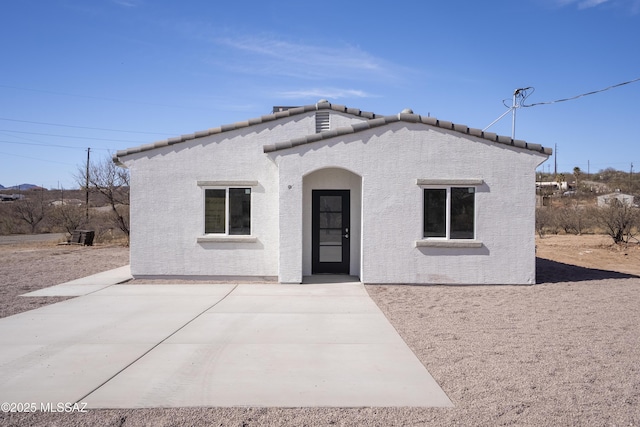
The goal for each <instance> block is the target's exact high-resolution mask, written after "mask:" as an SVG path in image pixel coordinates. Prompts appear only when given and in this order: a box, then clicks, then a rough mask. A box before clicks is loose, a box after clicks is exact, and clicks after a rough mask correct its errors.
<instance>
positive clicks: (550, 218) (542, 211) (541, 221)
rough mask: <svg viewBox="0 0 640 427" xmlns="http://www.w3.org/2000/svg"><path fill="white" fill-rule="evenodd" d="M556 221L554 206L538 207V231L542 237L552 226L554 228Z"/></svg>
mask: <svg viewBox="0 0 640 427" xmlns="http://www.w3.org/2000/svg"><path fill="white" fill-rule="evenodd" d="M554 221H555V218H554V211H553V208H551V207H548V206H543V207H540V208H536V233H538V235H539V236H540V237H543V236H544V235H545V233H547V232H548V231H549V229H550V228H553V222H554Z"/></svg>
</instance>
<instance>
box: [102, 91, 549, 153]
mask: <svg viewBox="0 0 640 427" xmlns="http://www.w3.org/2000/svg"><path fill="white" fill-rule="evenodd" d="M318 110H332V111H337V112H340V113H345V114H349V115H352V116H356V117H361V118H364V119H366V121H364V122H358V123H354V124H353V125H350V126H344V127H341V128H338V129H332V130H330V131H326V132H322V133H317V134H315V133H314V134H310V135H307V136H304V137H299V138H295V139H292V140H290V141H282V142H277V143H275V144H267V145H264V146H263V151H264V152H265V153H270V152H273V151H278V150H284V149H287V148H292V147H295V146H298V145H304V144H310V143H313V142H316V141H320V140H324V139H330V138H334V137H336V136H339V135H346V134H350V133H357V132H361V131H364V130H367V129H372V128H375V127H379V126H384V125H386V124H389V123H394V122H399V121H403V122H407V123H422V124H425V125H428V126H435V127H440V128H442V129H447V130H452V131H455V132H459V133H463V134H468V135H471V136H474V137H477V138H482V139H486V140H489V141H492V142H497V143H500V144H506V145H511V146H514V147H518V148H525V149H528V150H532V151H537V152H540V153H543V154H546V155H551V154H552V151H551V149H550V148H546V147H543V146H541V145H539V144H531V143H527V142H525V141H522V140H513V139H512V138H511V137H507V136H502V135H497V134H495V133H493V132H483V131H481V130H480V129H475V128H469V127H467V126H466V125H462V124H457V123H452V122H449V121H445V120H438V119H436V118H435V117H424V116H420V115H419V114H414V113H413V112H411V110H404V111H403V112H402V113H399V114H396V115H393V116H381V115H378V114H375V113H371V112H366V111H361V110H358V109H357V108H348V107H345V106H344V105H338V104H331V103H330V102H328V101H325V100H322V101H319V102H318V103H316V104H310V105H304V106H301V107H293V108H289V109H286V110H283V111H278V112H275V113H272V114H267V115H264V116H261V117H256V118H252V119H248V120H245V121H241V122H237V123H232V124H226V125H222V126H220V127H216V128H211V129H208V130H203V131H198V132H195V133H191V134H187V135H181V136H177V137H173V138H168V139H165V140H162V141H158V142H155V143H152V144H146V145H142V146H139V147H133V148H128V149H126V150H120V151H118V152H117V153H116V154H115V156H114V161H116V162H117V163H119V162H120V161H119V158H120V157H123V156H127V155H130V154H135V153H140V152H144V151H149V150H153V149H156V148H160V147H166V146H167V145H173V144H178V143H181V142H185V141H189V140H193V139H197V138H203V137H206V136H210V135H215V134H218V133H223V132H229V131H232V130H237V129H242V128H247V127H250V126H254V125H257V124H261V123H267V122H271V121H274V120H278V119H281V118H285V117H291V116H295V115H298V114H304V113H308V112H310V111H318ZM405 111H409V112H405Z"/></svg>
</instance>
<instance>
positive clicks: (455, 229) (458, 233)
mask: <svg viewBox="0 0 640 427" xmlns="http://www.w3.org/2000/svg"><path fill="white" fill-rule="evenodd" d="M474 196H475V188H473V187H464V188H457V187H453V188H451V229H450V234H451V235H450V238H451V239H473V238H474V232H473V230H474V224H473V222H474V217H475V215H474V207H475V206H474V205H475V203H474Z"/></svg>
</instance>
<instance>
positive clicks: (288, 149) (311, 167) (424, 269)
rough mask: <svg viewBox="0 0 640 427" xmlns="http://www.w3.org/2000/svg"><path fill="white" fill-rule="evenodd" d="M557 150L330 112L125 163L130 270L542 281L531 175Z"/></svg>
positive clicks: (159, 148)
mask: <svg viewBox="0 0 640 427" xmlns="http://www.w3.org/2000/svg"><path fill="white" fill-rule="evenodd" d="M550 154H551V150H550V149H548V148H544V147H542V146H540V145H537V144H530V143H526V142H524V141H520V140H512V139H511V138H510V137H504V136H498V135H496V134H494V133H490V132H482V131H481V130H478V129H470V128H468V127H467V126H464V125H459V124H454V123H451V122H446V121H443V120H438V119H436V118H432V117H425V116H420V115H418V114H414V113H413V112H412V111H410V110H405V111H403V112H402V113H399V114H396V115H390V116H383V115H378V114H374V113H369V112H364V111H360V110H358V109H354V108H347V107H344V106H341V105H335V104H331V103H329V102H327V101H325V100H321V101H319V102H318V103H316V104H312V105H307V106H302V107H279V108H278V107H274V113H273V114H269V115H265V116H262V117H258V118H255V119H249V120H247V121H243V122H239V123H234V124H229V125H223V126H221V127H217V128H213V129H209V130H205V131H201V132H196V133H194V134H189V135H183V136H179V137H176V138H170V139H167V140H164V141H160V142H157V143H154V144H149V145H143V146H140V147H136V148H131V149H127V150H122V151H118V152H117V153H116V155H115V156H114V161H115V162H116V163H118V164H119V165H121V166H124V167H127V168H129V170H130V173H131V248H130V249H131V272H132V274H133V276H134V277H146V278H159V277H164V278H177V277H180V278H218V279H227V278H239V279H246V280H248V279H260V280H265V279H267V280H274V281H278V282H281V283H301V282H302V280H303V277H304V276H310V275H315V274H349V275H352V276H357V277H359V278H360V280H361V281H362V282H364V283H428V284H531V283H534V282H535V240H534V238H535V237H534V236H535V233H534V221H535V218H534V216H535V213H534V211H535V203H536V200H535V170H536V167H537V166H538V165H540V164H541V163H542V162H544V161H545V160H546V159H547V158H548V156H549V155H550Z"/></svg>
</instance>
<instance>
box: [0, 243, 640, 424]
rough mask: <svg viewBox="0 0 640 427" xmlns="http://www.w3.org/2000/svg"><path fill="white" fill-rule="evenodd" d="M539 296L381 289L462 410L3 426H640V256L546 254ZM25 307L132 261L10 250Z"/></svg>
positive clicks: (65, 251) (496, 290)
mask: <svg viewBox="0 0 640 427" xmlns="http://www.w3.org/2000/svg"><path fill="white" fill-rule="evenodd" d="M537 256H538V260H537V268H538V284H537V285H534V286H406V285H394V286H387V285H368V286H367V287H366V288H367V291H368V292H369V294H370V295H371V297H372V298H373V299H374V301H375V302H376V303H377V304H378V306H379V307H380V308H381V309H382V311H383V312H384V313H385V315H386V316H387V318H388V319H389V321H390V322H391V323H392V324H393V325H394V327H395V328H396V329H397V330H398V332H399V333H400V335H401V336H402V337H403V338H404V340H405V341H406V342H407V344H408V345H409V347H410V348H411V349H412V350H413V351H414V352H415V354H416V356H417V357H418V358H419V359H420V360H421V361H422V363H423V364H424V365H425V366H426V367H427V369H428V370H429V372H430V373H431V374H432V375H433V376H434V378H435V379H436V380H437V381H438V383H439V384H440V386H441V387H442V389H443V390H444V391H445V392H446V393H447V394H448V396H449V397H450V398H451V400H452V401H453V403H454V405H455V407H454V408H449V409H438V408H433V409H430V408H427V409H424V408H293V409H285V408H173V409H166V408H165V409H137V410H133V409H132V410H93V411H90V412H89V413H86V414H78V413H76V414H51V413H35V414H0V424H2V425H7V426H14V425H15V426H24V425H30V426H50V425H96V426H98V425H100V426H142V425H154V426H185V425H192V426H199V425H219V426H263V425H264V426H267V425H268V426H271V425H278V426H284V425H287V426H289V425H292V426H293V425H295V426H326V425H344V426H351V425H367V426H396V425H412V426H419V425H438V426H439V425H442V426H449V425H461V426H495V425H518V426H521V425H531V426H541V425H544V426H546V425H563V426H565V425H575V426H583V425H611V426H639V425H640V364H638V361H639V360H640V248H639V247H638V246H630V247H628V248H618V247H614V246H613V245H611V244H610V242H609V240H608V238H607V237H603V236H548V237H545V238H543V239H538V240H537ZM0 260H2V261H1V262H0V306H1V307H2V313H3V314H2V315H3V316H7V315H10V314H13V313H17V312H19V311H24V310H28V309H32V308H36V307H37V306H39V305H41V304H44V303H47V301H52V299H51V298H42V299H41V298H38V300H42V301H41V302H36V303H25V302H24V301H23V300H25V299H26V298H25V297H19V296H18V295H19V294H21V293H24V292H28V291H30V290H35V289H38V288H42V287H45V286H50V285H53V284H57V283H60V282H63V281H67V280H71V279H75V278H79V277H82V276H85V275H87V274H92V273H96V272H98V271H102V270H106V269H109V268H115V267H119V266H122V265H124V264H126V263H127V260H128V251H127V248H123V247H116V246H111V247H93V248H83V247H57V246H55V245H49V246H43V245H42V244H40V245H22V246H17V247H16V246H14V247H9V248H7V247H3V246H0Z"/></svg>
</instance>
